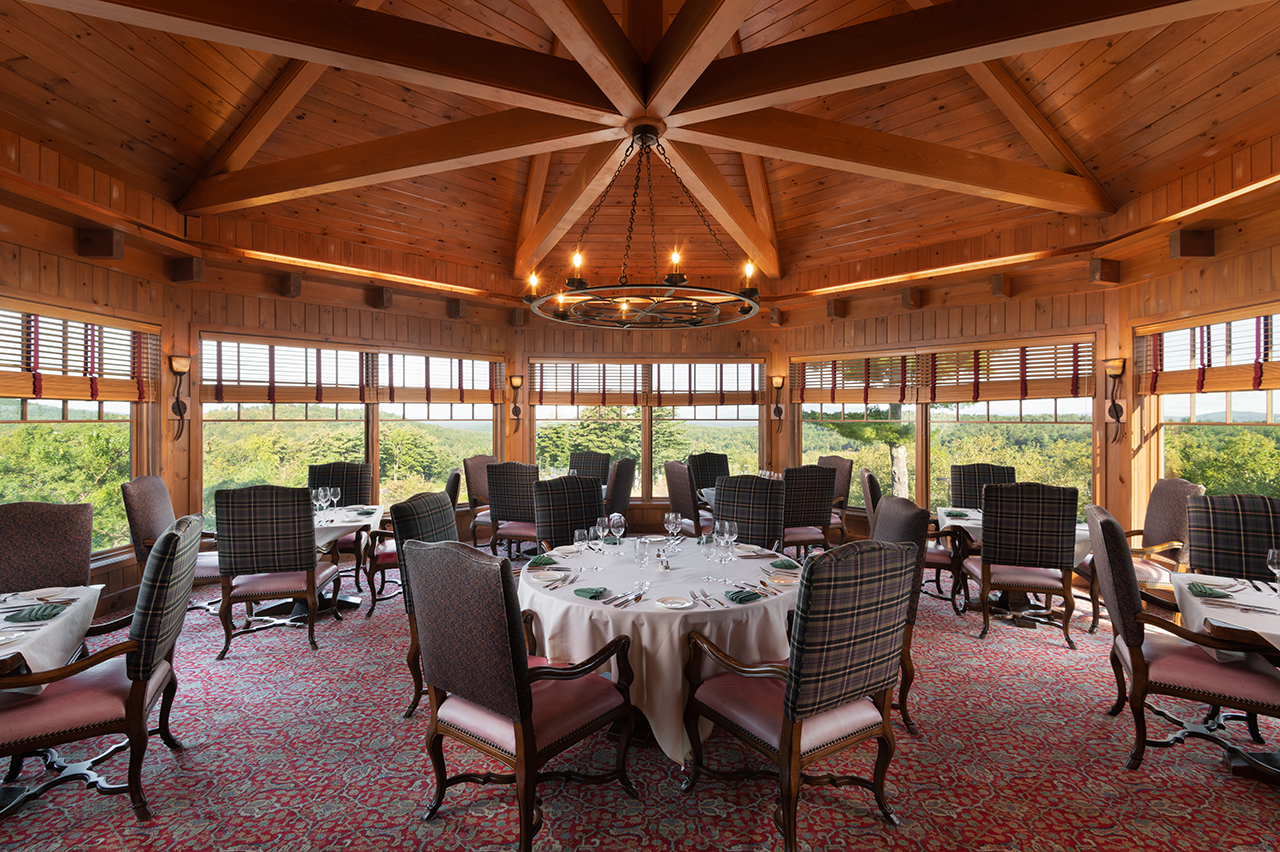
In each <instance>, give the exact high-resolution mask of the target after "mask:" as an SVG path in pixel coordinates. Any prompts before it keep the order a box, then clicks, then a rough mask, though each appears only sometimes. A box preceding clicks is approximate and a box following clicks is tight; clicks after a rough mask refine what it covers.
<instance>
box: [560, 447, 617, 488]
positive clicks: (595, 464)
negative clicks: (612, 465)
mask: <svg viewBox="0 0 1280 852" xmlns="http://www.w3.org/2000/svg"><path fill="white" fill-rule="evenodd" d="M569 467H570V468H571V469H572V470H573V471H574V473H573V474H572V475H573V476H594V477H595V478H596V479H598V480H600V487H602V488H603V487H604V485H605V483H606V482H608V481H609V454H608V453H597V452H596V451H595V450H579V451H576V452H572V453H569Z"/></svg>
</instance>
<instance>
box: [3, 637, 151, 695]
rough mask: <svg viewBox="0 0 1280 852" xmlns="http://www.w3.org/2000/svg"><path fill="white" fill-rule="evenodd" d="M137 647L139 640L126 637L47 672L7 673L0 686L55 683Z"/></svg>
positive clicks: (14, 686) (15, 686)
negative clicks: (121, 640)
mask: <svg viewBox="0 0 1280 852" xmlns="http://www.w3.org/2000/svg"><path fill="white" fill-rule="evenodd" d="M137 647H138V643H137V642H135V641H134V640H132V639H126V640H125V641H123V642H117V643H116V644H114V645H112V646H110V647H108V648H103V649H102V650H101V651H98V652H97V653H95V654H90V655H89V656H87V657H85V658H84V659H81V660H76V661H75V662H74V663H71V664H69V665H65V666H62V667H61V668H57V669H50V670H49V671H47V672H37V673H35V674H28V675H6V676H5V677H3V678H0V686H3V687H4V688H5V689H17V688H19V687H23V686H42V685H43V684H46V683H53V682H54V681H58V680H63V679H65V678H69V677H71V676H72V675H75V674H79V673H80V672H82V671H84V670H86V669H91V668H93V667H94V666H96V665H98V664H99V663H104V662H106V661H107V660H110V659H111V658H112V657H119V656H121V655H123V654H127V653H129V652H130V651H133V650H136V649H137Z"/></svg>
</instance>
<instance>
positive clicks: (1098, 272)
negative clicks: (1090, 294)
mask: <svg viewBox="0 0 1280 852" xmlns="http://www.w3.org/2000/svg"><path fill="white" fill-rule="evenodd" d="M1089 281H1090V283H1093V284H1119V283H1120V261H1118V260H1110V259H1108V258H1105V257H1095V258H1093V259H1092V260H1090V261H1089Z"/></svg>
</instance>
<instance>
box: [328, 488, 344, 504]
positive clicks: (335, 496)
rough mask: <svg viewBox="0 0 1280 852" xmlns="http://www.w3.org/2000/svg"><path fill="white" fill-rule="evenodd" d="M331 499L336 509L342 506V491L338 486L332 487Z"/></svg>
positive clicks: (330, 489)
mask: <svg viewBox="0 0 1280 852" xmlns="http://www.w3.org/2000/svg"><path fill="white" fill-rule="evenodd" d="M329 499H330V500H332V501H333V506H334V508H335V509H336V508H337V507H338V506H340V505H341V504H342V489H341V488H339V487H338V486H336V485H330V486H329Z"/></svg>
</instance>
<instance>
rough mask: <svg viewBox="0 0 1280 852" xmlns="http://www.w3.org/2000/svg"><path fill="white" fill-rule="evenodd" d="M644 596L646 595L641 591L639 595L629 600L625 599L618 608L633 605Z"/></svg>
mask: <svg viewBox="0 0 1280 852" xmlns="http://www.w3.org/2000/svg"><path fill="white" fill-rule="evenodd" d="M642 597H644V592H640V593H639V594H638V595H636V596H635V597H634V598H632V599H631V600H629V601H623V602H622V603H620V604H618V609H626V608H627V607H629V606H631V605H632V604H633V603H639V602H640V599H641V598H642Z"/></svg>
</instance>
